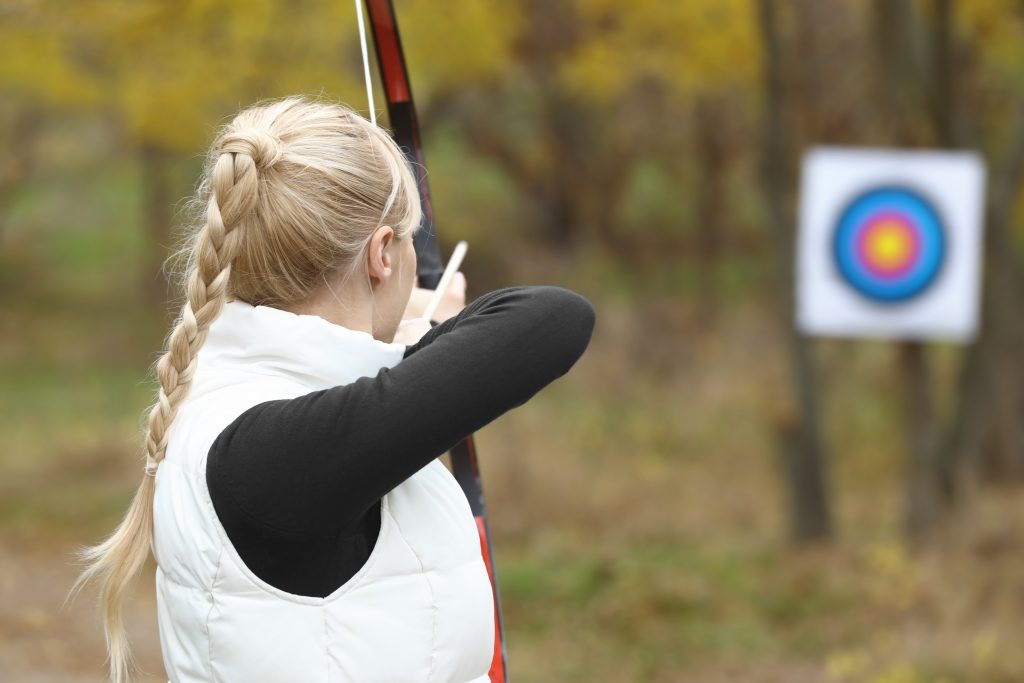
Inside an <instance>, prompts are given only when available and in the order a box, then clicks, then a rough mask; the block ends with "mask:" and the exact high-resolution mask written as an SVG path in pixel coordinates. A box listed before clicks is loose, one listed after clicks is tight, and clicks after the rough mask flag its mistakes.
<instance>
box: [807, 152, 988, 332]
mask: <svg viewBox="0 0 1024 683" xmlns="http://www.w3.org/2000/svg"><path fill="white" fill-rule="evenodd" d="M984 193H985V167H984V164H983V163H982V161H981V159H980V158H979V157H978V155H976V154H973V153H969V152H939V151H902V150H883V149H864V148H839V147H817V148H813V149H811V150H810V151H808V152H807V154H806V155H805V156H804V161H803V172H802V178H801V187H800V225H799V229H798V236H797V258H796V323H797V327H798V329H799V330H800V331H801V332H804V333H806V334H810V335H816V336H823V337H869V338H881V339H918V340H926V339H939V340H951V341H962V342H966V341H969V340H970V339H972V338H973V337H974V335H975V333H976V331H977V328H978V310H979V295H980V284H981V253H982V225H983V214H984V204H985V201H984Z"/></svg>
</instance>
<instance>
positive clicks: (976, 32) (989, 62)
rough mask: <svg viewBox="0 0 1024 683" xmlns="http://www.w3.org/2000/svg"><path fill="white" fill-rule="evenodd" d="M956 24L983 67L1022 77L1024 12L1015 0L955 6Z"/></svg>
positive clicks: (980, 0)
mask: <svg viewBox="0 0 1024 683" xmlns="http://www.w3.org/2000/svg"><path fill="white" fill-rule="evenodd" d="M956 11H957V17H956V19H957V24H958V25H959V26H961V27H962V28H963V30H964V31H965V32H966V33H967V34H968V37H969V38H970V42H971V44H972V45H974V46H976V47H977V49H978V50H979V51H980V53H981V55H982V59H983V60H984V61H985V62H986V66H989V67H992V68H995V69H996V70H999V71H1002V72H1005V73H1009V74H1012V75H1016V76H1018V77H1019V76H1022V75H1024V11H1022V8H1021V4H1020V2H1019V1H1018V0H970V2H959V3H956Z"/></svg>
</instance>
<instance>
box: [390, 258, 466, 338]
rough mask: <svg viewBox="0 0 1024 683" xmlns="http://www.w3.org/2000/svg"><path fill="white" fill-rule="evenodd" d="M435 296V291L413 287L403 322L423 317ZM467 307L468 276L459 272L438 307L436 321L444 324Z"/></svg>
mask: <svg viewBox="0 0 1024 683" xmlns="http://www.w3.org/2000/svg"><path fill="white" fill-rule="evenodd" d="M433 296H434V290H432V289H423V288H422V287H413V290H412V295H411V296H410V297H409V303H408V305H407V306H406V307H405V313H404V314H402V320H403V321H404V320H410V319H414V318H420V317H422V316H423V312H424V311H426V310H427V306H428V305H429V304H430V299H431V298H432V297H433ZM465 307H466V276H465V275H463V274H462V271H459V272H457V273H455V276H454V277H453V278H452V283H451V285H449V287H448V291H447V292H445V293H444V296H443V297H442V298H441V305H439V306H438V307H437V311H436V312H435V313H434V320H435V321H436V322H439V323H441V322H444V321H445V320H447V319H448V318H451V317H453V316H455V315H458V313H459V311H461V310H462V309H463V308H465ZM400 332H401V327H399V333H400ZM421 336H422V335H421ZM396 340H397V334H396Z"/></svg>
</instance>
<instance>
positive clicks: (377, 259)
mask: <svg viewBox="0 0 1024 683" xmlns="http://www.w3.org/2000/svg"><path fill="white" fill-rule="evenodd" d="M394 239H395V231H394V230H393V229H392V228H391V226H390V225H382V226H380V227H379V228H377V229H376V230H374V232H373V235H372V236H371V237H370V247H369V249H367V252H366V271H367V273H369V275H370V281H371V282H373V283H376V284H380V283H383V282H387V279H388V278H389V277H391V272H392V268H393V266H394V259H392V257H391V252H390V251H388V247H390V246H391V243H392V241H393V240H394Z"/></svg>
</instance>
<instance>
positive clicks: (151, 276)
mask: <svg viewBox="0 0 1024 683" xmlns="http://www.w3.org/2000/svg"><path fill="white" fill-rule="evenodd" d="M139 161H140V166H141V171H142V172H141V177H142V221H143V224H144V225H145V228H146V234H147V235H148V236H149V237H148V239H147V240H146V243H147V245H148V249H147V253H146V264H145V266H144V269H143V272H142V283H141V285H142V290H143V292H144V294H145V296H146V300H147V302H148V303H149V304H151V305H153V306H157V307H164V306H166V305H167V303H168V300H169V296H168V295H169V285H170V282H169V280H168V277H167V274H166V273H165V271H164V269H163V264H164V261H165V260H166V259H167V257H168V256H169V255H170V253H171V250H172V248H173V246H174V245H173V244H172V242H173V237H172V235H173V232H172V229H173V224H174V187H173V179H172V174H171V165H170V156H169V154H168V153H167V152H166V151H165V150H163V149H161V148H159V147H156V146H154V145H149V144H146V143H142V146H141V147H140V148H139Z"/></svg>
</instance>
